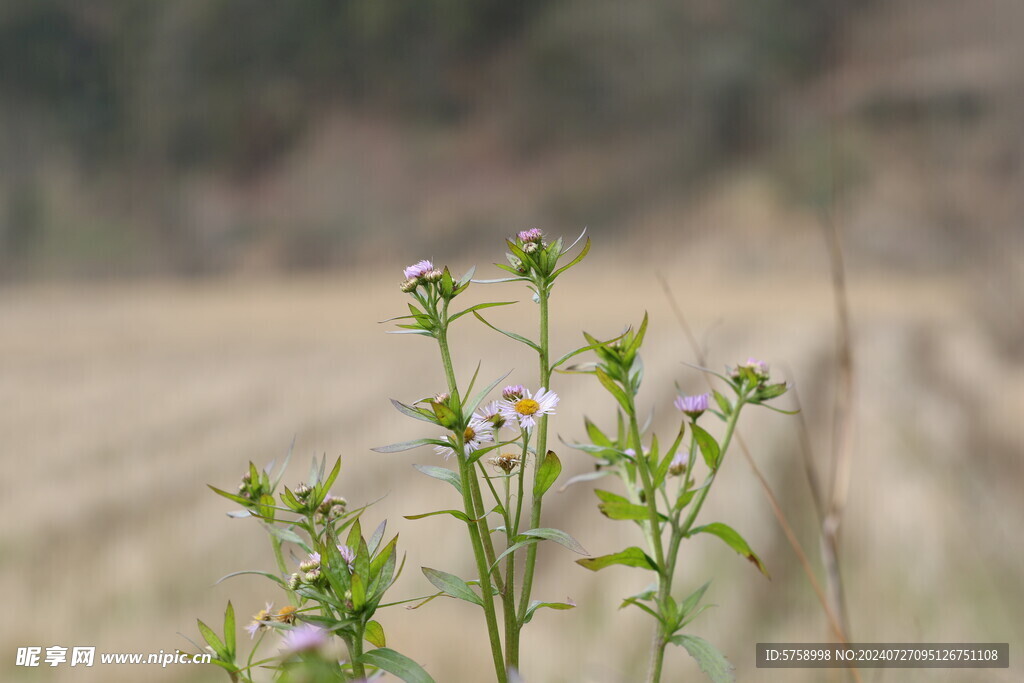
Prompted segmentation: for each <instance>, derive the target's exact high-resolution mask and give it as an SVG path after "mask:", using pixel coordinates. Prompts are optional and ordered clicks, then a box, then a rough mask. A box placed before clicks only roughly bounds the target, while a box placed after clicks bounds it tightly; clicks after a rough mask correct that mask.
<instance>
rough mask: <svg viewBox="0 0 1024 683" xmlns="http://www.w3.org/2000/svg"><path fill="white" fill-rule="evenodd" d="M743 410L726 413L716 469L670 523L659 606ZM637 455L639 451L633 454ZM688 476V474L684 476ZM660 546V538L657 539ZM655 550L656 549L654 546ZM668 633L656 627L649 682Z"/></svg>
mask: <svg viewBox="0 0 1024 683" xmlns="http://www.w3.org/2000/svg"><path fill="white" fill-rule="evenodd" d="M742 407H743V397H742V396H741V397H740V398H739V400H737V401H736V405H735V406H734V408H733V411H732V412H731V413H730V414H729V419H728V420H727V421H726V425H725V436H724V437H723V438H722V444H721V446H720V447H719V452H720V456H719V461H718V466H717V467H716V468H715V469H714V470H712V471H711V473H710V474H709V475H708V478H707V480H706V481H705V482H704V486H702V487H701V490H700V493H698V494H697V497H696V499H694V501H693V504H692V505H691V507H690V511H689V513H687V515H686V520H685V521H684V522H683V523H682V524H677V523H673V529H672V538H671V540H670V541H669V551H668V555H667V556H666V558H665V559H666V564H664V565H661V564H660V563H659V566H662V567H663V569H662V574H660V575H659V577H658V602H659V604H665V602H666V601H667V600H668V597H669V596H670V595H671V594H672V578H673V576H674V575H675V571H676V559H677V555H678V554H679V544H680V542H681V541H682V540H683V538H685V537H686V535H687V534H689V533H690V528H691V527H692V526H693V523H694V521H695V520H696V519H697V515H698V514H699V513H700V509H701V507H702V506H703V505H704V500H705V499H706V498H707V496H708V492H709V491H710V490H711V485H712V484H713V483H714V481H715V476H716V475H717V474H718V470H719V468H721V466H722V461H723V460H724V458H725V453H726V451H727V450H729V444H730V443H731V442H732V435H733V433H734V432H735V430H736V423H737V422H738V421H739V417H740V409H741V408H742ZM637 452H639V451H637ZM692 468H693V463H692V462H691V463H690V464H689V469H690V470H691V471H692ZM687 476H689V473H687ZM644 488H645V490H646V489H648V488H649V487H648V486H647V483H646V481H645V482H644ZM648 500H650V493H648ZM659 544H660V538H659ZM655 550H656V551H657V546H656V547H655ZM671 635H672V634H671V633H669V632H667V631H666V629H665V627H664V626H663V625H662V624H660V623H659V624H658V626H657V628H656V630H655V634H654V640H653V641H652V643H651V668H650V671H649V674H648V677H647V680H648V681H649V682H650V683H658V682H659V681H660V680H661V670H662V666H663V665H664V662H665V648H666V647H667V646H668V639H669V638H670V637H671Z"/></svg>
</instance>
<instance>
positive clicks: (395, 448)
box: [370, 439, 451, 453]
mask: <svg viewBox="0 0 1024 683" xmlns="http://www.w3.org/2000/svg"><path fill="white" fill-rule="evenodd" d="M427 445H433V446H444V447H446V448H450V447H451V444H450V443H448V442H447V441H441V440H440V439H414V440H412V441H403V442H402V443H393V444H391V445H390V446H377V447H376V448H371V449H370V450H371V451H373V452H375V453H401V452H402V451H409V450H412V449H413V448H419V447H420V446H427Z"/></svg>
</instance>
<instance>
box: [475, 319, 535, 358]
mask: <svg viewBox="0 0 1024 683" xmlns="http://www.w3.org/2000/svg"><path fill="white" fill-rule="evenodd" d="M473 315H474V316H476V319H477V320H479V321H480V322H482V323H483V324H484V325H487V327H489V328H491V329H492V330H494V331H495V332H500V333H501V334H503V335H505V336H506V337H508V338H509V339H514V340H516V341H517V342H519V343H520V344H525V345H526V346H529V347H530V348H531V349H533V350H534V351H536V352H537V353H540V345H539V344H537V343H536V342H532V341H530V340H529V339H527V338H526V337H524V336H522V335H519V334H516V333H515V332H509V331H508V330H503V329H501V328H499V327H495V326H494V325H492V324H490V323H489V322H487V320H485V319H484V317H483V316H482V315H480V314H479V313H477V312H476V311H473Z"/></svg>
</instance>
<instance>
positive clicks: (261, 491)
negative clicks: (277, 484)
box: [238, 471, 270, 505]
mask: <svg viewBox="0 0 1024 683" xmlns="http://www.w3.org/2000/svg"><path fill="white" fill-rule="evenodd" d="M267 484H268V482H267V481H265V477H263V476H260V475H259V474H257V476H256V478H255V480H254V479H253V476H252V472H251V471H249V472H246V473H245V474H243V475H242V483H241V484H239V485H238V495H239V496H241V497H242V498H245V499H246V500H251V501H252V502H253V504H254V505H255V504H256V503H258V502H259V500H260V497H261V496H263V495H265V494H268V493H270V489H269V486H268V485H267Z"/></svg>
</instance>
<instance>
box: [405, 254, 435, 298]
mask: <svg viewBox="0 0 1024 683" xmlns="http://www.w3.org/2000/svg"><path fill="white" fill-rule="evenodd" d="M402 274H403V275H404V276H405V280H404V281H403V282H402V283H401V284H400V285H399V287H400V288H401V290H402V291H403V292H405V293H406V294H408V293H411V292H415V291H416V288H417V287H419V286H420V285H426V284H429V283H432V282H440V281H441V278H443V277H444V271H443V270H439V269H437V268H435V267H434V264H433V263H431V262H430V261H427V260H426V259H424V260H422V261H419V262H418V263H414V264H412V265H411V266H409V267H408V268H406V269H405V270H403V271H402Z"/></svg>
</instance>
